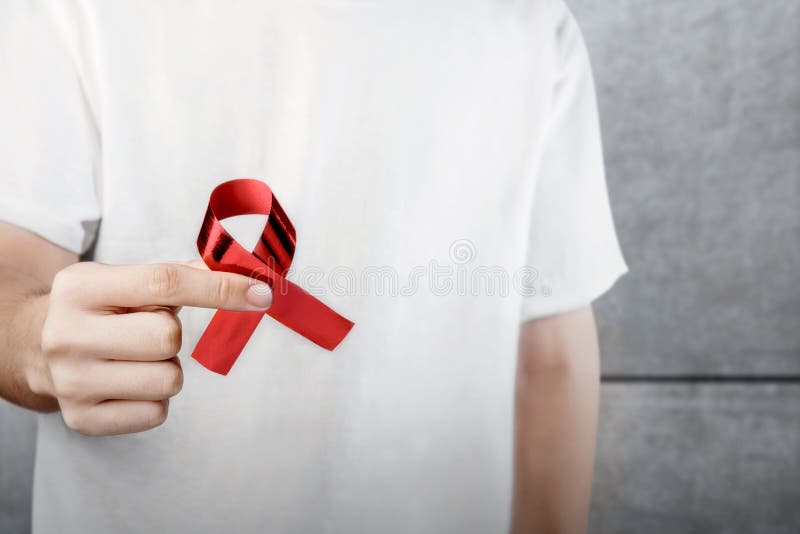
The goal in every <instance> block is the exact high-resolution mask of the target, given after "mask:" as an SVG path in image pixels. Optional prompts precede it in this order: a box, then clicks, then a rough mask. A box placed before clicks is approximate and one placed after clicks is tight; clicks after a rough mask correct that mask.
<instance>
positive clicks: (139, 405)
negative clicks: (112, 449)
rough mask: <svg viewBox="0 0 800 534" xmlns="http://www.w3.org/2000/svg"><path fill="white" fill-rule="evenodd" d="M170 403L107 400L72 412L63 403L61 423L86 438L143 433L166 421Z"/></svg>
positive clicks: (71, 408)
mask: <svg viewBox="0 0 800 534" xmlns="http://www.w3.org/2000/svg"><path fill="white" fill-rule="evenodd" d="M168 407H169V402H168V401H165V400H162V401H131V400H108V401H105V402H101V403H99V404H94V405H91V406H85V407H81V408H80V409H75V408H73V407H71V406H70V405H69V403H62V405H61V415H62V417H63V418H64V423H66V425H67V426H68V427H69V428H71V429H72V430H75V431H76V432H80V433H81V434H86V435H87V436H113V435H117V434H130V433H133V432H142V431H143V430H149V429H151V428H154V427H157V426H159V425H161V424H162V423H163V422H164V421H166V419H167V412H168Z"/></svg>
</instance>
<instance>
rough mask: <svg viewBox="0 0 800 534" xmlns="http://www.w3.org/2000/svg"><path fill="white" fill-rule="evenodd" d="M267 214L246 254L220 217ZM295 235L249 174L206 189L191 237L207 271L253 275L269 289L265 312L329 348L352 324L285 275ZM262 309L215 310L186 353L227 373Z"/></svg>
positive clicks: (277, 206)
mask: <svg viewBox="0 0 800 534" xmlns="http://www.w3.org/2000/svg"><path fill="white" fill-rule="evenodd" d="M253 214H260V215H266V216H267V224H266V225H265V226H264V230H263V231H262V232H261V238H260V239H259V241H258V244H257V245H256V246H255V248H254V249H253V251H252V252H248V251H247V250H246V249H245V248H244V247H242V246H241V245H240V244H239V243H237V242H236V241H235V240H234V239H233V237H231V235H230V234H229V233H228V232H227V231H225V228H223V227H222V223H220V221H221V220H223V219H226V218H228V217H234V216H236V215H253ZM295 242H296V234H295V230H294V226H292V223H291V221H289V217H288V216H287V215H286V212H285V211H283V208H281V205H280V204H279V203H278V199H276V198H275V196H274V195H273V194H272V191H271V190H270V188H269V187H268V186H267V184H265V183H263V182H260V181H258V180H253V179H251V178H240V179H237V180H231V181H229V182H225V183H223V184H220V185H219V186H217V187H216V188H215V189H214V191H212V192H211V198H210V199H209V202H208V210H207V211H206V217H205V219H204V220H203V226H202V227H201V228H200V235H198V236H197V249H198V250H199V251H200V256H202V258H203V261H205V262H206V265H208V267H209V268H210V269H211V270H212V271H226V272H230V273H238V274H243V275H245V276H250V277H252V278H256V279H258V280H260V281H262V282H264V283H266V284H267V285H269V286H270V287H271V288H272V306H271V307H270V308H269V310H267V311H266V314H267V315H269V316H270V317H272V318H273V319H276V320H277V321H279V322H281V323H283V324H284V325H285V326H288V327H289V328H291V329H292V330H294V331H295V332H297V333H298V334H300V335H301V336H304V337H305V338H307V339H309V340H311V341H313V342H314V343H316V344H317V345H319V346H321V347H324V348H326V349H328V350H333V349H334V348H336V346H337V345H338V344H339V342H341V341H342V339H344V338H345V336H347V333H348V332H350V329H351V328H352V327H353V323H352V322H351V321H349V320H347V319H345V318H344V317H342V316H341V315H339V314H338V313H336V312H335V311H333V310H332V309H330V308H329V307H327V306H326V305H325V304H323V303H322V302H320V301H319V300H317V299H316V298H314V297H313V296H311V295H310V294H308V293H307V292H306V291H304V290H303V289H302V288H301V287H300V286H298V285H296V284H293V283H292V282H290V281H289V280H287V279H286V278H285V276H286V272H287V271H288V269H289V266H290V265H291V264H292V257H293V256H294V248H295ZM263 316H264V312H235V311H227V310H217V313H216V314H215V315H214V317H213V319H211V322H210V323H209V325H208V327H207V328H206V330H205V332H203V335H202V336H201V337H200V341H198V342H197V346H196V347H195V349H194V352H193V353H192V356H193V357H194V359H195V360H197V361H198V362H200V363H201V364H202V365H203V366H205V367H206V368H207V369H209V370H211V371H214V372H215V373H219V374H222V375H227V374H228V371H230V369H231V367H232V366H233V364H234V362H235V361H236V358H238V357H239V354H240V353H241V352H242V349H244V346H245V345H246V344H247V341H248V340H249V339H250V336H251V335H252V334H253V332H254V331H255V329H256V327H257V326H258V323H259V322H260V321H261V317H263Z"/></svg>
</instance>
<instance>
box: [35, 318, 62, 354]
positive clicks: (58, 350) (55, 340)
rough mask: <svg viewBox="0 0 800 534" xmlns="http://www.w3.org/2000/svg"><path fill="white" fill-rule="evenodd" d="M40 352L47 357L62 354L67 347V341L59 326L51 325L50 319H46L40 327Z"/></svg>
mask: <svg viewBox="0 0 800 534" xmlns="http://www.w3.org/2000/svg"><path fill="white" fill-rule="evenodd" d="M41 349H42V354H44V355H45V356H47V357H52V356H57V355H59V354H63V353H64V352H66V351H67V350H68V349H69V341H67V338H66V336H65V335H64V334H63V333H62V332H61V330H60V329H59V328H57V327H56V326H54V325H53V322H52V320H47V321H45V323H44V326H43V327H42V337H41Z"/></svg>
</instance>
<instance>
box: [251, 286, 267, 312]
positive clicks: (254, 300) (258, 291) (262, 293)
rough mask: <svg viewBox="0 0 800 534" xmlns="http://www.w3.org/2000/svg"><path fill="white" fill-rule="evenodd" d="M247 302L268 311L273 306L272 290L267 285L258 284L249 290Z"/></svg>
mask: <svg viewBox="0 0 800 534" xmlns="http://www.w3.org/2000/svg"><path fill="white" fill-rule="evenodd" d="M247 302H248V303H249V304H251V305H252V306H255V307H256V308H259V309H263V310H265V309H267V308H269V307H270V306H271V305H272V290H271V289H270V288H269V286H268V285H267V284H262V283H260V282H259V283H257V284H253V285H251V286H250V287H249V288H247Z"/></svg>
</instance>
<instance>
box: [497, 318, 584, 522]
mask: <svg viewBox="0 0 800 534" xmlns="http://www.w3.org/2000/svg"><path fill="white" fill-rule="evenodd" d="M570 315H572V317H571V318H569V319H567V320H566V321H568V325H569V326H558V325H556V326H552V325H548V323H547V321H562V322H563V321H565V319H563V318H551V319H545V320H544V321H543V322H542V323H540V324H539V325H533V326H530V327H529V328H528V329H527V331H523V334H522V336H521V340H520V356H519V357H520V361H519V368H518V372H517V393H516V436H515V487H514V493H515V496H514V501H515V502H514V519H513V523H514V528H513V532H514V533H515V534H522V533H538V532H547V533H556V534H558V533H582V532H585V531H586V520H587V513H588V507H589V498H590V494H591V484H592V471H593V464H594V453H595V441H596V429H597V405H598V396H599V351H598V348H597V340H596V334H595V328H594V320H593V317H592V314H591V310H590V309H588V308H587V309H585V310H580V311H578V312H573V313H572V314H570ZM526 336H527V338H528V339H526ZM531 337H534V338H535V340H534V341H531V339H530V338H531Z"/></svg>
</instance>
